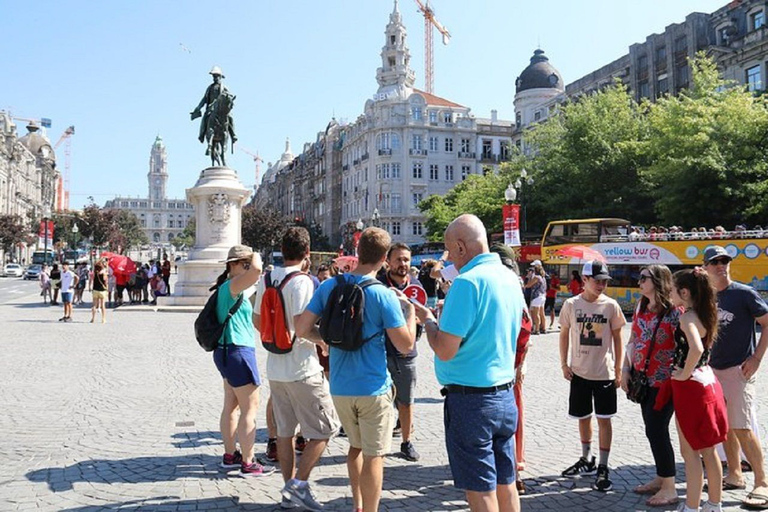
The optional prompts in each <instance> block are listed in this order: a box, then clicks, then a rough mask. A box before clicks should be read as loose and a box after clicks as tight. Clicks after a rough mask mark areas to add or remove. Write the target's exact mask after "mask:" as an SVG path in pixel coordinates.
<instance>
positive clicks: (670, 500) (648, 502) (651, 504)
mask: <svg viewBox="0 0 768 512" xmlns="http://www.w3.org/2000/svg"><path fill="white" fill-rule="evenodd" d="M678 501H680V498H679V497H677V496H675V497H674V498H668V499H666V500H661V501H656V502H653V498H648V499H647V500H645V504H646V505H648V506H649V507H667V506H669V505H675V504H676V503H677V502H678Z"/></svg>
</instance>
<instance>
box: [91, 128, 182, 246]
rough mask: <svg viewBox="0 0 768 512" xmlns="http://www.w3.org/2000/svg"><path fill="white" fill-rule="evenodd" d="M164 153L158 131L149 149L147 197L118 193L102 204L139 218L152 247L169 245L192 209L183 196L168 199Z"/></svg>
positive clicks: (178, 234)
mask: <svg viewBox="0 0 768 512" xmlns="http://www.w3.org/2000/svg"><path fill="white" fill-rule="evenodd" d="M167 185H168V154H167V152H166V149H165V143H164V142H163V139H162V138H161V137H160V136H159V135H158V136H157V137H156V138H155V142H154V143H153V144H152V149H151V150H150V153H149V171H148V172H147V192H148V195H147V197H125V196H118V197H115V198H114V199H111V200H109V201H107V202H106V204H105V205H104V208H112V209H116V210H127V211H129V212H131V213H133V214H134V215H136V217H137V218H138V219H139V223H140V224H141V227H142V229H143V230H144V233H145V234H146V235H147V238H148V239H149V241H150V244H151V245H152V248H153V249H164V250H165V249H169V248H170V247H171V243H172V242H173V240H174V238H176V237H178V236H180V235H181V234H182V232H183V231H184V228H185V227H187V224H188V223H189V222H190V221H191V220H192V219H194V217H195V212H194V208H193V206H192V204H191V203H188V202H187V200H186V199H169V198H168V197H167V195H166V190H167Z"/></svg>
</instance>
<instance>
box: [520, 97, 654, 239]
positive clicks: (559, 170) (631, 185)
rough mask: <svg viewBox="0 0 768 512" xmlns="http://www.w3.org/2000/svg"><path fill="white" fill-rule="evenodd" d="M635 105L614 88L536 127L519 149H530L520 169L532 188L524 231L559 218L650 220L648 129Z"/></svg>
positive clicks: (566, 108) (567, 106)
mask: <svg viewBox="0 0 768 512" xmlns="http://www.w3.org/2000/svg"><path fill="white" fill-rule="evenodd" d="M647 124H648V123H647V120H646V118H645V115H644V114H643V113H642V110H641V106H639V105H638V104H637V103H636V102H634V101H633V99H632V98H631V96H630V95H629V92H628V91H627V88H626V87H625V86H624V85H622V84H620V83H616V84H614V85H612V86H610V87H607V88H605V89H603V90H601V91H599V92H597V93H595V94H591V95H587V96H584V97H582V98H581V99H579V100H578V101H574V102H570V103H566V104H564V105H562V106H561V107H560V112H559V114H557V115H554V116H552V117H550V118H549V119H548V120H547V121H546V122H544V123H541V124H538V125H536V126H535V127H534V128H533V129H532V130H531V131H530V132H529V133H528V134H527V136H526V143H527V144H528V145H532V147H534V148H536V154H535V155H534V156H533V158H531V159H530V161H529V162H528V165H527V170H528V172H529V174H530V175H531V176H532V177H533V178H534V186H533V187H531V188H530V189H529V191H528V197H523V198H522V200H523V201H526V204H527V210H528V227H529V230H537V231H542V230H543V229H544V227H546V224H547V222H549V221H551V220H554V219H562V218H585V217H621V218H628V219H631V220H633V221H634V222H637V223H643V222H649V221H652V220H653V202H652V199H651V194H650V190H649V187H648V185H647V183H645V182H644V181H643V177H642V168H643V167H644V166H645V165H646V164H647V158H646V156H645V154H644V144H643V142H644V141H645V140H646V138H647V133H648V127H647Z"/></svg>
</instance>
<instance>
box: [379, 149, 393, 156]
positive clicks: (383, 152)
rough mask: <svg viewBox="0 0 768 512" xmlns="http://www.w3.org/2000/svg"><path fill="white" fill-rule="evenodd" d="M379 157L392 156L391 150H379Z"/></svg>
mask: <svg viewBox="0 0 768 512" xmlns="http://www.w3.org/2000/svg"><path fill="white" fill-rule="evenodd" d="M379 156H392V149H391V148H387V149H380V150H379Z"/></svg>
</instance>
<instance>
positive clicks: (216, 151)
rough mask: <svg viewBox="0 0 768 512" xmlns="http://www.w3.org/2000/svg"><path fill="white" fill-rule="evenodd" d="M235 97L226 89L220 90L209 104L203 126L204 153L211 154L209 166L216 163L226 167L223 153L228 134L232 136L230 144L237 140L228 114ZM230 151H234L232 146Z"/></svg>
mask: <svg viewBox="0 0 768 512" xmlns="http://www.w3.org/2000/svg"><path fill="white" fill-rule="evenodd" d="M235 98H236V96H234V95H232V94H230V93H229V92H228V91H222V93H221V94H219V96H218V97H217V98H216V99H215V100H214V101H213V104H212V105H211V111H210V115H209V116H208V118H207V124H206V127H205V140H206V141H207V142H208V147H207V148H206V150H205V154H206V155H210V156H211V166H215V165H217V163H218V165H220V166H222V167H226V166H227V162H226V159H225V157H224V155H225V153H226V151H227V141H228V140H229V137H230V136H231V137H232V144H234V143H235V141H236V140H237V138H236V137H235V132H234V126H233V123H232V116H231V115H230V112H231V111H232V107H233V106H234V104H235ZM232 152H233V153H234V147H233V148H232Z"/></svg>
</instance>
